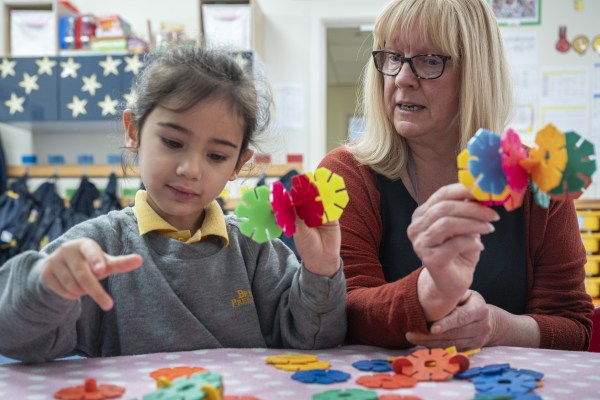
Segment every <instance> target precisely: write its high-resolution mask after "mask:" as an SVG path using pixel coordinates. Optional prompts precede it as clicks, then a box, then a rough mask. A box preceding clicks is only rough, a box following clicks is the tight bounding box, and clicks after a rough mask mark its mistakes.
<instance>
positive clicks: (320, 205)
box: [235, 168, 349, 243]
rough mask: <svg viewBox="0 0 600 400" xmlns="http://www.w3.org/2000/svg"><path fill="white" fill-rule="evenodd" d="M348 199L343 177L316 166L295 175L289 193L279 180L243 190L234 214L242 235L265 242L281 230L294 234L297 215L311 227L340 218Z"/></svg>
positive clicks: (277, 234) (289, 234)
mask: <svg viewBox="0 0 600 400" xmlns="http://www.w3.org/2000/svg"><path fill="white" fill-rule="evenodd" d="M348 200H349V198H348V192H347V191H346V185H345V184H344V179H343V178H342V177H341V176H339V175H337V174H334V173H332V172H331V171H329V170H328V169H326V168H318V169H317V170H316V171H315V172H314V174H313V173H307V174H304V175H296V176H294V177H293V178H292V186H291V190H290V192H289V193H288V191H287V190H286V189H285V187H284V186H283V184H282V183H281V182H275V183H273V184H272V185H270V186H266V185H261V186H258V187H257V188H255V189H254V190H249V191H247V192H245V193H244V194H243V195H242V198H241V203H240V204H238V206H237V207H236V208H235V215H236V216H237V217H238V218H240V220H241V222H240V231H241V232H242V233H243V234H244V235H246V236H248V237H250V238H252V239H253V240H254V241H256V242H258V243H264V242H266V241H268V240H270V239H274V238H277V237H279V236H280V235H281V233H282V232H283V233H285V235H286V236H292V235H293V234H294V233H296V220H297V218H300V219H301V220H302V221H304V223H305V224H306V225H307V226H309V227H311V228H314V227H317V226H320V225H322V224H324V223H326V222H328V221H335V220H337V219H339V218H340V217H341V215H342V212H343V211H344V208H345V207H346V205H347V204H348Z"/></svg>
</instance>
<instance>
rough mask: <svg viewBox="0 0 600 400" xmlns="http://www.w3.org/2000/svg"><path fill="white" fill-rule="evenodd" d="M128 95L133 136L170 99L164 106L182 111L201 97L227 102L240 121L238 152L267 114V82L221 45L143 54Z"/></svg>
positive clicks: (264, 123) (262, 125) (250, 140)
mask: <svg viewBox="0 0 600 400" xmlns="http://www.w3.org/2000/svg"><path fill="white" fill-rule="evenodd" d="M130 99H131V100H129V102H128V103H127V105H126V108H127V109H129V110H130V111H131V116H132V122H133V123H134V124H135V125H136V128H137V130H138V135H141V131H142V128H143V126H144V123H145V122H146V118H147V117H148V115H149V114H150V113H151V112H152V110H154V109H155V108H156V107H157V106H158V105H160V106H161V107H165V104H166V103H169V106H170V107H169V108H168V109H169V110H171V111H175V112H184V111H187V110H188V109H190V108H192V107H194V106H195V105H196V104H198V103H199V102H201V101H203V100H207V99H211V100H214V99H219V100H224V101H226V102H227V103H229V105H230V107H231V111H232V112H233V113H237V114H238V115H239V116H240V117H241V118H242V119H243V121H244V138H243V140H242V146H241V151H240V155H241V154H242V153H243V152H244V151H245V150H246V149H248V147H249V145H250V144H254V139H255V137H256V134H257V133H258V132H261V131H263V130H264V129H266V127H267V125H268V123H269V119H270V106H271V97H270V92H269V90H268V89H267V85H266V83H264V82H263V81H261V80H260V79H257V77H256V74H255V75H252V74H251V73H249V72H245V71H244V69H243V68H242V67H241V66H240V65H239V64H238V62H237V61H236V60H235V59H234V58H233V55H232V53H231V52H228V51H226V50H224V49H206V48H201V47H197V46H180V47H170V48H165V49H161V50H158V51H156V52H154V53H150V54H148V55H147V56H146V58H145V59H144V69H143V70H142V72H141V73H140V74H139V75H138V76H137V77H136V78H135V80H134V81H133V85H132V96H131V98H130ZM140 140H141V137H140ZM138 146H139V141H138Z"/></svg>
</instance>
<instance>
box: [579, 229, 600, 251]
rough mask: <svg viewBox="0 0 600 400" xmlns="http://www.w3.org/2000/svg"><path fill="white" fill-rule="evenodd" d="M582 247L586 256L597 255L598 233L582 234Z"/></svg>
mask: <svg viewBox="0 0 600 400" xmlns="http://www.w3.org/2000/svg"><path fill="white" fill-rule="evenodd" d="M581 240H583V247H585V251H586V252H587V254H597V253H598V249H599V248H600V233H582V234H581Z"/></svg>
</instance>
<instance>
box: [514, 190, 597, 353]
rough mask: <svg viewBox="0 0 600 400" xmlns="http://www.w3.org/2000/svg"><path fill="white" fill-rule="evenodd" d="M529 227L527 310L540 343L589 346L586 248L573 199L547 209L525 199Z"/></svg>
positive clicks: (551, 346) (568, 347)
mask: <svg viewBox="0 0 600 400" xmlns="http://www.w3.org/2000/svg"><path fill="white" fill-rule="evenodd" d="M524 207H525V217H526V223H527V226H528V228H529V229H528V231H529V236H528V246H527V250H528V258H527V266H528V268H527V277H528V279H527V281H528V288H529V300H528V302H527V310H526V313H527V314H528V315H529V316H531V317H532V318H533V319H535V320H536V321H537V323H538V325H539V327H540V333H541V343H540V347H542V348H549V349H563V350H587V348H588V346H589V341H590V337H591V332H592V321H591V317H592V312H593V304H592V302H591V298H590V296H589V295H588V294H587V293H586V292H585V287H584V278H585V269H584V267H583V266H584V264H585V261H586V256H585V249H584V247H583V243H582V241H581V237H580V234H579V225H578V223H577V214H576V212H575V206H574V204H573V202H572V201H561V202H552V203H551V204H550V207H549V208H548V209H543V208H541V207H539V206H538V205H536V204H534V203H533V201H532V200H531V197H529V198H528V199H527V201H526V203H525V205H524Z"/></svg>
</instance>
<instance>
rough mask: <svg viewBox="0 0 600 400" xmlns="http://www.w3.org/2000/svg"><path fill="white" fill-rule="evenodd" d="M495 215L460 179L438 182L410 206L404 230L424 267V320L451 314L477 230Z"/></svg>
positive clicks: (477, 241) (464, 285)
mask: <svg viewBox="0 0 600 400" xmlns="http://www.w3.org/2000/svg"><path fill="white" fill-rule="evenodd" d="M499 218H500V217H499V215H498V214H497V213H496V212H495V211H494V210H492V209H491V208H489V207H486V206H483V205H481V204H479V203H477V202H475V201H473V196H472V195H471V194H470V192H469V191H468V190H467V189H466V188H465V187H464V186H463V185H462V184H460V183H455V184H452V185H448V186H443V187H441V188H440V189H438V190H437V191H436V192H435V193H434V194H433V195H431V197H429V199H428V200H427V201H426V202H425V203H423V204H422V205H421V206H419V207H418V208H417V209H416V210H415V212H414V214H413V216H412V222H411V224H410V225H409V227H408V230H407V233H408V238H409V239H410V240H411V242H412V244H413V248H414V250H415V253H416V254H417V256H418V257H419V259H420V260H421V262H422V263H423V265H424V267H425V268H424V269H423V271H422V272H421V275H420V276H419V280H418V296H419V300H420V302H421V306H422V307H423V310H424V311H425V316H426V318H427V320H428V321H430V322H431V321H437V320H438V319H440V318H442V317H444V316H446V315H447V314H448V313H450V312H451V311H452V310H453V309H454V308H455V307H456V305H457V304H458V302H459V300H460V299H461V298H462V296H463V295H464V294H465V292H466V291H467V290H468V289H469V287H470V286H471V283H472V281H473V273H474V272H475V267H476V265H477V262H478V261H479V256H480V254H481V251H482V250H483V244H482V243H481V235H484V234H488V233H490V232H493V231H494V226H493V225H492V224H491V222H492V221H497V220H498V219H499Z"/></svg>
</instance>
